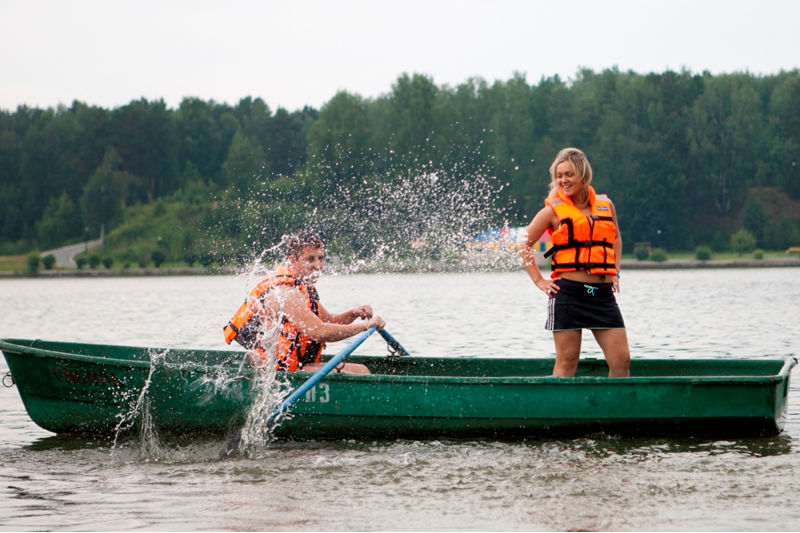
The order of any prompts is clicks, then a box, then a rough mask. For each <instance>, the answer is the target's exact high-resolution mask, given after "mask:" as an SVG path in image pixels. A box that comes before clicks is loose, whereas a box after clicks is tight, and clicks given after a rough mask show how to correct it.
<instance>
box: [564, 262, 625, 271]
mask: <svg viewBox="0 0 800 533" xmlns="http://www.w3.org/2000/svg"><path fill="white" fill-rule="evenodd" d="M551 268H552V269H553V270H563V269H566V270H576V271H578V270H589V269H591V268H608V269H614V270H616V269H617V265H615V264H614V263H592V262H586V263H579V262H573V263H556V262H555V261H554V262H553V264H552V267H551Z"/></svg>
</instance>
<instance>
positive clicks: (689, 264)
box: [0, 257, 800, 279]
mask: <svg viewBox="0 0 800 533" xmlns="http://www.w3.org/2000/svg"><path fill="white" fill-rule="evenodd" d="M539 266H540V268H547V267H548V266H549V263H540V264H539ZM398 267H399V268H394V269H381V268H370V267H360V268H355V269H352V270H350V271H349V273H353V274H375V273H380V272H384V273H415V272H416V273H423V272H453V273H461V272H508V271H512V270H516V268H514V267H511V266H500V265H489V264H473V265H469V264H450V263H432V264H430V265H427V266H426V268H422V269H420V268H419V267H418V265H406V266H405V267H404V266H403V265H398ZM792 267H794V268H798V267H800V257H786V258H771V259H717V260H713V259H712V260H709V261H698V260H696V259H668V260H666V261H638V260H623V261H622V264H621V270H623V271H624V270H659V269H662V270H675V269H686V270H690V269H709V268H792ZM518 268H519V270H520V271H522V270H523V269H522V266H521V265H520V266H519V267H518ZM333 270H334V271H340V270H341V265H333ZM241 271H242V267H233V266H224V267H213V268H206V267H177V268H127V269H85V270H75V269H69V270H62V269H54V270H40V271H39V272H37V273H36V274H28V273H20V272H8V271H4V272H0V279H20V278H56V279H58V278H92V277H97V278H100V277H104V278H105V277H141V276H228V275H236V274H239V273H240V272H241Z"/></svg>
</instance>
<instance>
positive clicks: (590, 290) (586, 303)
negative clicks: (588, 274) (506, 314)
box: [544, 279, 625, 331]
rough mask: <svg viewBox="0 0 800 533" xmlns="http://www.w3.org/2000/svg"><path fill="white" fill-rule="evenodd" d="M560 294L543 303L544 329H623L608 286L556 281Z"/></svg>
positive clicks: (620, 316) (607, 284)
mask: <svg viewBox="0 0 800 533" xmlns="http://www.w3.org/2000/svg"><path fill="white" fill-rule="evenodd" d="M556 284H557V285H558V286H559V288H560V290H559V291H558V292H557V293H556V294H555V295H554V296H553V297H552V298H549V299H548V301H547V323H546V324H545V326H544V327H545V329H549V330H551V331H562V330H570V329H584V328H586V329H612V328H624V327H625V322H624V321H623V320H622V313H621V312H620V310H619V306H618V305H617V299H616V298H615V297H614V291H613V289H612V288H611V283H581V282H578V281H572V280H568V279H559V280H556Z"/></svg>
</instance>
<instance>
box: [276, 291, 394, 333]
mask: <svg viewBox="0 0 800 533" xmlns="http://www.w3.org/2000/svg"><path fill="white" fill-rule="evenodd" d="M270 296H271V297H270V300H269V304H270V307H271V308H272V311H273V312H274V313H276V314H277V315H280V314H281V313H283V314H284V315H286V317H287V318H288V319H289V321H291V322H292V323H293V324H294V325H295V326H296V327H297V329H299V330H300V331H301V332H302V333H303V334H304V335H306V336H308V337H309V338H310V339H311V340H313V341H316V342H335V341H340V340H342V339H346V338H348V337H352V336H353V335H356V334H358V333H361V332H362V331H366V330H367V329H369V328H370V327H371V326H378V328H382V327H383V326H384V324H385V322H384V320H383V319H382V318H381V317H379V316H372V309H369V312H370V317H369V320H365V321H363V322H356V323H352V322H353V321H354V320H355V319H356V318H358V317H359V315H356V314H355V313H353V315H352V316H353V318H352V319H351V320H350V322H347V323H336V322H332V321H328V320H324V319H325V318H331V317H334V318H335V317H336V316H340V315H331V314H330V313H329V312H328V311H326V310H324V308H323V307H322V306H321V305H320V308H319V310H320V316H317V315H315V314H314V313H313V311H311V309H309V308H308V306H307V305H306V298H305V296H304V295H303V294H302V293H301V292H300V290H299V289H296V288H294V287H292V288H285V289H280V290H276V291H274V293H273V294H271V295H270ZM362 307H363V306H362ZM356 309H358V308H356ZM352 311H355V310H350V311H348V312H346V313H342V314H341V315H347V314H348V313H351V312H352ZM345 318H346V317H345Z"/></svg>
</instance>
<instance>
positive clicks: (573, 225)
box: [544, 187, 617, 278]
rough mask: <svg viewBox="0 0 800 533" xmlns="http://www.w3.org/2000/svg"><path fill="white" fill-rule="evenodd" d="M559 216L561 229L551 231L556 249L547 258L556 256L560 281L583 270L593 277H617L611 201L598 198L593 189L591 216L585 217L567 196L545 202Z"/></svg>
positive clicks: (554, 272) (554, 270)
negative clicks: (566, 274)
mask: <svg viewBox="0 0 800 533" xmlns="http://www.w3.org/2000/svg"><path fill="white" fill-rule="evenodd" d="M545 204H546V205H549V206H550V207H552V208H553V210H554V211H555V212H556V216H557V217H558V220H559V226H558V229H556V230H555V231H553V230H550V229H548V232H550V238H551V240H552V241H553V246H552V247H551V248H550V249H549V250H548V251H547V253H545V254H544V256H545V257H549V256H551V255H552V256H553V262H552V266H551V268H552V273H551V274H550V276H551V277H552V278H556V277H557V276H558V275H559V274H560V273H562V272H575V271H579V270H583V271H586V272H588V273H590V274H610V275H614V274H616V273H617V264H616V257H615V254H614V241H615V240H616V237H617V226H616V224H614V217H613V214H612V208H611V201H610V200H609V199H608V196H606V195H605V194H596V193H595V191H594V188H592V187H589V205H590V207H591V214H590V215H589V216H586V215H584V214H583V213H581V211H580V210H579V209H578V208H577V207H575V204H574V203H572V199H570V198H569V197H568V196H567V195H565V194H564V193H562V192H561V191H560V190H559V191H558V198H554V199H552V200H550V199H548V200H545Z"/></svg>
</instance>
